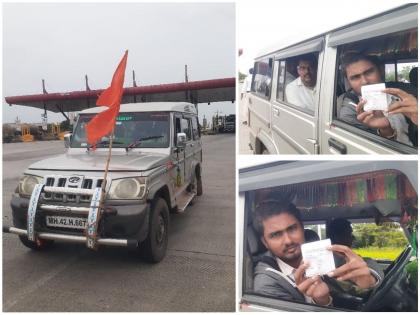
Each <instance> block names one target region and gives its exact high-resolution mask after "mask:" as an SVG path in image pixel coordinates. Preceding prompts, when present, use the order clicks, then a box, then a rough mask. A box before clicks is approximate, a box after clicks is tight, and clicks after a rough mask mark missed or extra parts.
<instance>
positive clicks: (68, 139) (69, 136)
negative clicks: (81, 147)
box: [64, 133, 72, 148]
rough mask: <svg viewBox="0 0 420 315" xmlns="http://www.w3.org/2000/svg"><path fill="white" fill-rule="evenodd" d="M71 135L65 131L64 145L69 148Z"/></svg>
mask: <svg viewBox="0 0 420 315" xmlns="http://www.w3.org/2000/svg"><path fill="white" fill-rule="evenodd" d="M71 136H72V134H71V133H67V134H65V135H64V147H66V148H70V142H71Z"/></svg>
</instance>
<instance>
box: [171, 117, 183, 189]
mask: <svg viewBox="0 0 420 315" xmlns="http://www.w3.org/2000/svg"><path fill="white" fill-rule="evenodd" d="M182 120H183V118H182V114H181V113H175V114H174V137H173V139H174V147H173V149H172V163H173V165H174V166H175V167H173V168H172V169H171V180H172V182H173V187H174V188H175V191H179V190H180V189H181V187H182V186H183V184H184V181H185V148H181V147H178V146H177V134H178V133H180V132H183V131H182Z"/></svg>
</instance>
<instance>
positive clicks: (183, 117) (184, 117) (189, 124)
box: [181, 115, 193, 142]
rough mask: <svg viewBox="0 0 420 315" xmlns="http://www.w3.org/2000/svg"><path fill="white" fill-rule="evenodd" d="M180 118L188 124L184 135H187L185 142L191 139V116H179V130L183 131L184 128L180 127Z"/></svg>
mask: <svg viewBox="0 0 420 315" xmlns="http://www.w3.org/2000/svg"><path fill="white" fill-rule="evenodd" d="M182 120H186V121H187V124H188V132H189V133H188V134H187V133H185V134H186V136H187V142H190V141H193V132H192V122H191V116H189V115H182V117H181V132H184V130H183V128H182ZM188 136H189V137H188Z"/></svg>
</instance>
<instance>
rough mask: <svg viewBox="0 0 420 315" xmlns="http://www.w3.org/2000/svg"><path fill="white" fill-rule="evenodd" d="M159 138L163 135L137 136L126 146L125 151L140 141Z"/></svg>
mask: <svg viewBox="0 0 420 315" xmlns="http://www.w3.org/2000/svg"><path fill="white" fill-rule="evenodd" d="M159 138H163V136H150V137H144V138H139V139H137V140H134V141H133V142H132V143H130V144H129V145H128V146H127V147H126V148H125V151H127V152H128V151H129V150H131V149H132V148H135V147H137V146H138V145H139V144H141V142H142V141H146V140H152V139H159Z"/></svg>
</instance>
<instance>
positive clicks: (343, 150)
mask: <svg viewBox="0 0 420 315" xmlns="http://www.w3.org/2000/svg"><path fill="white" fill-rule="evenodd" d="M328 145H329V146H330V148H331V149H333V150H336V151H337V152H338V153H340V154H347V146H346V145H345V144H343V143H341V142H340V141H338V140H336V139H334V138H329V139H328Z"/></svg>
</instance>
